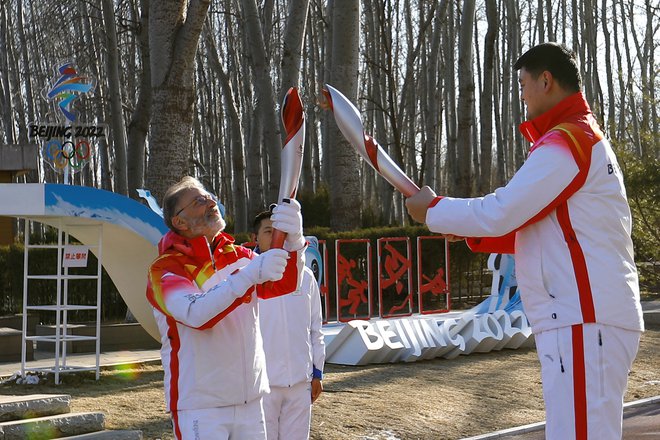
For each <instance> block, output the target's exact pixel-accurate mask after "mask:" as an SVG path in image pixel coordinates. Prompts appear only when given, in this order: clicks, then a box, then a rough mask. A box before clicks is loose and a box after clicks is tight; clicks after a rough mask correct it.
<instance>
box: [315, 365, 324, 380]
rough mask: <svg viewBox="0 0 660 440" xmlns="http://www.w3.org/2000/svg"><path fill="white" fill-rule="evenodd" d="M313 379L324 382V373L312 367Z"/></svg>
mask: <svg viewBox="0 0 660 440" xmlns="http://www.w3.org/2000/svg"><path fill="white" fill-rule="evenodd" d="M312 377H313V378H314V379H319V380H323V371H321V370H319V369H318V368H316V367H315V366H312Z"/></svg>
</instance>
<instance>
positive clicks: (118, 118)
mask: <svg viewBox="0 0 660 440" xmlns="http://www.w3.org/2000/svg"><path fill="white" fill-rule="evenodd" d="M103 22H104V27H105V34H106V43H107V45H106V49H107V51H108V54H107V62H108V66H107V69H108V91H109V92H110V108H111V112H112V132H113V133H112V134H113V135H112V141H113V144H114V150H115V167H116V172H115V179H116V180H115V192H117V193H119V194H122V195H125V196H127V195H128V178H127V176H126V142H125V136H126V129H125V128H124V116H123V115H124V112H123V109H122V105H121V104H122V99H121V87H120V84H119V54H118V51H117V29H116V23H115V10H114V4H113V1H112V0H103Z"/></svg>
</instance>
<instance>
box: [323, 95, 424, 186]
mask: <svg viewBox="0 0 660 440" xmlns="http://www.w3.org/2000/svg"><path fill="white" fill-rule="evenodd" d="M323 94H324V95H325V98H326V100H327V101H328V106H329V107H330V110H332V113H333V114H334V115H335V121H336V122H337V125H338V126H339V130H340V131H341V132H342V134H343V135H344V137H345V138H346V139H347V140H348V142H350V143H351V145H353V147H354V148H355V149H356V150H357V152H358V153H359V154H360V156H362V158H363V159H364V160H366V161H367V163H368V164H369V165H371V166H372V167H373V169H374V170H376V172H377V173H378V174H380V175H381V176H383V177H384V178H385V180H387V181H388V182H390V184H391V185H392V186H393V187H395V188H396V189H398V190H399V191H400V192H401V193H402V194H403V195H404V196H406V197H410V196H413V195H415V194H417V193H418V192H419V187H418V186H417V185H416V184H415V182H413V181H412V180H411V179H410V178H409V177H408V176H407V175H406V173H404V172H403V171H402V170H401V168H399V166H398V165H397V164H396V163H395V162H394V161H393V160H392V158H391V157H390V156H389V155H388V154H387V153H386V152H385V150H383V148H382V147H381V146H380V145H379V144H378V141H376V139H374V138H372V137H371V136H369V135H368V134H366V133H365V132H364V125H362V118H360V112H359V111H358V109H357V108H355V106H354V105H353V104H352V103H351V102H350V101H349V100H348V99H347V98H346V97H345V96H344V95H342V93H341V92H340V91H339V90H337V89H335V88H334V87H332V86H330V85H328V84H326V85H325V88H324V89H323Z"/></svg>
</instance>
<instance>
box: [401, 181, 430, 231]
mask: <svg viewBox="0 0 660 440" xmlns="http://www.w3.org/2000/svg"><path fill="white" fill-rule="evenodd" d="M436 197H437V195H436V194H435V192H433V190H432V189H431V188H429V187H428V186H424V187H422V189H421V190H420V191H419V192H418V193H417V194H415V195H414V196H412V197H410V198H408V199H406V208H408V214H410V216H411V217H412V218H413V220H415V221H416V222H419V223H426V211H428V209H429V204H430V203H431V202H432V201H433V199H435V198H436Z"/></svg>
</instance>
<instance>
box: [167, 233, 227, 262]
mask: <svg viewBox="0 0 660 440" xmlns="http://www.w3.org/2000/svg"><path fill="white" fill-rule="evenodd" d="M232 243H234V237H232V236H231V235H229V234H227V233H226V232H220V233H219V234H218V235H216V236H215V237H214V238H213V246H212V248H213V249H223V248H224V247H225V246H226V245H229V244H232ZM169 249H175V250H177V251H179V252H181V253H182V254H185V255H188V256H198V257H203V258H206V257H210V255H211V246H209V242H208V240H207V239H206V237H204V236H203V235H201V236H199V237H195V238H190V239H188V238H185V237H183V236H181V235H179V234H177V233H175V232H173V231H169V232H168V233H167V234H165V236H163V238H161V240H160V243H159V244H158V250H159V253H160V254H163V253H165V251H167V250H169Z"/></svg>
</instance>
